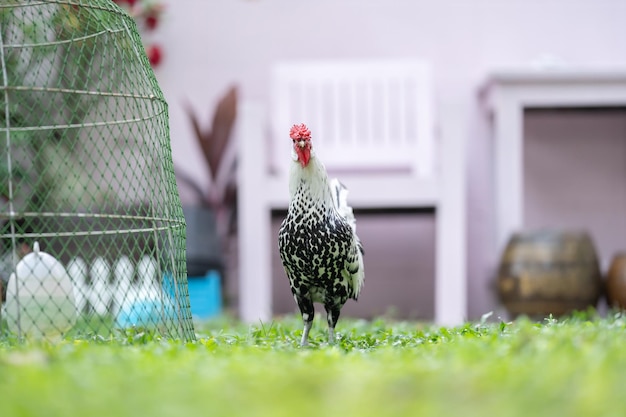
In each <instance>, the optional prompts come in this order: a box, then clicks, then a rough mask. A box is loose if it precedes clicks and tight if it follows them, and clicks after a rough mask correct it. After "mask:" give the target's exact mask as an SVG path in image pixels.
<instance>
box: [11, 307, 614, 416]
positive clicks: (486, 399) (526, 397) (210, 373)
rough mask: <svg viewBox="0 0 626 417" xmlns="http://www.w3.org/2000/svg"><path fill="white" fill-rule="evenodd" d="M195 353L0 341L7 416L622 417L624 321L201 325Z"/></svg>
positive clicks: (142, 341) (124, 339)
mask: <svg viewBox="0 0 626 417" xmlns="http://www.w3.org/2000/svg"><path fill="white" fill-rule="evenodd" d="M197 331H198V340H197V341H196V342H193V343H182V342H176V341H163V340H158V339H155V338H153V337H152V336H151V335H150V334H148V333H142V332H141V331H138V330H137V331H128V332H126V333H124V334H120V335H118V336H117V337H115V338H114V339H102V338H97V337H96V338H91V339H88V340H67V341H63V342H60V343H56V344H43V343H28V342H27V343H23V344H17V345H16V344H15V343H14V342H12V341H8V340H4V342H0V344H1V346H0V393H1V394H0V415H2V416H11V417H13V416H64V417H67V416H74V415H76V416H79V415H80V416H95V417H99V416H115V417H121V416H146V417H147V416H150V417H152V416H204V415H215V416H246V417H254V416H298V417H299V416H324V415H333V416H393V415H399V416H418V415H423V416H455V415H458V416H481V417H484V416H498V417H502V416H533V417H541V416H585V417H588V416H620V417H621V416H624V415H626V399H625V395H624V389H625V387H626V315H622V314H620V313H616V314H610V315H609V316H608V317H607V318H599V317H596V316H594V315H584V314H583V315H578V316H576V317H573V318H569V319H564V320H545V321H544V322H541V323H536V322H531V321H529V320H524V319H521V320H517V321H514V322H512V323H503V322H494V323H487V322H483V323H468V324H466V325H464V326H460V327H455V328H439V327H429V326H427V325H424V324H418V323H396V322H387V321H384V320H377V321H373V322H365V321H354V320H352V321H351V320H347V319H344V320H341V321H340V322H339V326H338V332H339V337H340V339H339V340H338V343H337V344H336V345H335V346H328V345H326V343H324V340H325V324H324V321H323V320H319V321H316V322H315V325H314V328H313V331H312V333H311V336H312V345H311V346H310V347H308V348H300V347H299V346H298V340H299V337H300V321H299V320H297V319H296V318H292V317H288V318H283V319H280V320H277V321H275V322H273V323H264V324H258V325H252V326H246V325H243V324H240V323H236V322H233V321H229V320H221V321H217V322H209V323H203V324H201V325H199V326H198V329H197Z"/></svg>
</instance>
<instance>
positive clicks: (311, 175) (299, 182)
mask: <svg viewBox="0 0 626 417" xmlns="http://www.w3.org/2000/svg"><path fill="white" fill-rule="evenodd" d="M300 188H302V189H301V190H299V189H300ZM289 194H290V196H291V200H292V201H293V200H294V199H295V198H297V196H302V197H305V195H306V196H307V197H308V198H310V199H311V200H312V201H313V202H314V203H315V204H323V205H325V206H326V207H329V208H330V207H332V206H333V200H332V195H331V191H330V186H329V183H328V174H326V168H325V167H324V164H323V163H322V162H321V161H320V160H319V159H318V158H317V157H316V156H315V154H313V155H311V159H310V161H309V164H308V165H307V166H306V167H302V166H301V165H300V163H299V162H298V161H294V162H293V163H292V164H291V175H290V179H289Z"/></svg>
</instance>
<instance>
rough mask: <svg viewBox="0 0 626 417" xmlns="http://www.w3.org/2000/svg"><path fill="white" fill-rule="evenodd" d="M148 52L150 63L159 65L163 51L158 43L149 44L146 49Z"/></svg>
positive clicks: (154, 65)
mask: <svg viewBox="0 0 626 417" xmlns="http://www.w3.org/2000/svg"><path fill="white" fill-rule="evenodd" d="M146 54H147V55H148V60H149V61H150V65H152V66H153V67H156V66H157V65H159V63H160V62H161V59H162V58H163V57H162V53H161V47H159V46H158V45H150V46H148V48H147V49H146Z"/></svg>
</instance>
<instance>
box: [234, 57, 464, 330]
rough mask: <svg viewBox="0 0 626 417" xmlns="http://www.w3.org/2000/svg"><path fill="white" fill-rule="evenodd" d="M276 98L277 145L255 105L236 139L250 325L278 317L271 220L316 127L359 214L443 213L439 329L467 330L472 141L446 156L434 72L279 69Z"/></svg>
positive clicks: (346, 64)
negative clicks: (299, 144)
mask: <svg viewBox="0 0 626 417" xmlns="http://www.w3.org/2000/svg"><path fill="white" fill-rule="evenodd" d="M271 98H272V106H271V111H270V115H269V120H270V124H271V125H270V129H269V137H266V135H265V133H266V132H267V128H266V118H265V115H264V114H263V109H262V108H261V107H259V106H255V105H254V104H252V103H244V104H243V105H242V106H241V107H240V109H239V116H238V126H237V130H236V132H237V137H238V140H239V143H238V146H239V161H240V165H239V189H238V190H239V242H240V255H239V259H240V265H239V274H240V281H239V283H240V285H239V288H240V290H239V291H240V314H241V317H242V319H244V320H246V321H257V320H259V319H261V320H267V319H269V318H270V317H271V304H272V300H271V268H270V256H271V246H270V245H271V244H272V241H271V237H270V221H271V212H272V210H276V209H286V208H287V206H288V201H289V192H288V183H289V181H288V175H289V174H288V166H289V163H290V161H291V156H290V155H291V146H290V145H291V141H290V140H289V136H288V133H289V129H290V128H291V126H292V125H293V124H296V123H306V124H307V125H308V127H309V128H310V129H311V132H313V138H314V146H315V150H316V153H317V155H318V156H319V157H320V158H321V160H322V161H323V162H324V164H325V165H326V168H327V170H328V172H329V175H330V176H331V177H332V176H337V177H339V178H340V180H341V182H343V183H344V184H345V185H346V186H347V187H348V190H349V196H348V201H349V204H350V205H351V206H352V207H353V208H382V209H384V208H434V209H435V212H436V218H437V242H436V248H437V259H436V271H437V272H436V286H435V288H436V294H435V319H436V321H437V322H438V323H441V324H458V323H460V322H462V321H463V320H464V319H465V318H466V303H467V301H466V283H465V217H464V216H465V211H464V195H463V189H464V188H463V181H464V180H463V174H464V163H463V162H464V155H463V147H462V146H458V145H462V143H458V142H460V140H459V139H458V138H459V137H462V135H456V136H454V135H448V136H450V140H448V139H447V137H446V134H447V132H446V131H445V130H444V131H442V137H441V139H442V140H441V142H440V143H439V145H440V146H437V145H438V141H436V140H435V128H434V117H433V103H432V83H431V75H430V70H429V67H428V65H427V64H425V63H423V62H421V61H416V60H398V61H329V62H324V61H321V62H320V61H315V62H294V63H284V64H279V65H277V66H276V67H275V68H274V70H273V78H272V90H271ZM448 154H450V155H448ZM443 155H445V157H446V158H441V156H443ZM446 159H447V160H446ZM357 221H358V219H357ZM366 276H367V273H366ZM366 280H367V277H366ZM416 298H417V297H416Z"/></svg>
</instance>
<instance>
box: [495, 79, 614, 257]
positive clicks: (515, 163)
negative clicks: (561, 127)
mask: <svg viewBox="0 0 626 417" xmlns="http://www.w3.org/2000/svg"><path fill="white" fill-rule="evenodd" d="M483 93H484V97H485V98H486V99H487V104H488V107H489V110H490V111H492V112H493V114H494V118H493V131H494V135H495V138H494V144H495V152H494V158H495V163H494V167H495V172H494V177H495V193H496V196H495V198H496V243H497V245H498V246H497V248H498V250H502V249H503V248H504V247H505V245H506V243H507V241H508V239H509V237H510V236H511V234H512V233H514V232H516V231H518V230H520V229H521V228H522V226H523V224H524V213H523V206H524V200H523V198H524V195H523V190H524V183H523V180H524V172H523V163H522V162H523V145H524V143H523V138H524V132H523V121H524V119H523V118H524V110H525V109H529V108H551V107H552V108H558V107H568V108H572V107H615V106H626V68H622V69H617V68H613V69H610V68H607V69H589V68H587V69H584V68H578V69H576V68H553V69H549V70H547V69H546V70H538V69H532V68H523V69H509V70H500V71H496V72H494V73H493V74H492V75H491V76H490V77H489V80H488V83H487V85H486V88H485V90H484V92H483Z"/></svg>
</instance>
